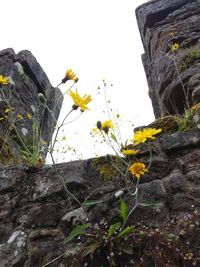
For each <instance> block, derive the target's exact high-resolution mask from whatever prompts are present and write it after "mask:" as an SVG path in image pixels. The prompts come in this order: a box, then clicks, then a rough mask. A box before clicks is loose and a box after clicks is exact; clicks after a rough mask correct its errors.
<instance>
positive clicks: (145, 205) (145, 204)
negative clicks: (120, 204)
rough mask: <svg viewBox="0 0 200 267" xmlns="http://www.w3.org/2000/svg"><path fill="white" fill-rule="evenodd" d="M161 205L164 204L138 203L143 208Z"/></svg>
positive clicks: (152, 202)
mask: <svg viewBox="0 0 200 267" xmlns="http://www.w3.org/2000/svg"><path fill="white" fill-rule="evenodd" d="M161 204H162V202H154V201H149V202H141V203H138V205H139V206H141V207H149V206H160V205H161Z"/></svg>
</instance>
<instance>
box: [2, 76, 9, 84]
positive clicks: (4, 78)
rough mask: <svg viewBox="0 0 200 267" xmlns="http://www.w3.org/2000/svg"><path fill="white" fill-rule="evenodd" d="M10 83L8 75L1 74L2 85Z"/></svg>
mask: <svg viewBox="0 0 200 267" xmlns="http://www.w3.org/2000/svg"><path fill="white" fill-rule="evenodd" d="M9 83H10V81H9V78H8V77H7V76H3V75H0V85H8V84H9Z"/></svg>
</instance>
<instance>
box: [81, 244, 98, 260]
mask: <svg viewBox="0 0 200 267" xmlns="http://www.w3.org/2000/svg"><path fill="white" fill-rule="evenodd" d="M98 247H99V243H93V244H90V245H89V246H88V247H84V249H83V253H82V257H86V256H87V255H89V254H93V253H94V252H95V250H96V249H97V248H98Z"/></svg>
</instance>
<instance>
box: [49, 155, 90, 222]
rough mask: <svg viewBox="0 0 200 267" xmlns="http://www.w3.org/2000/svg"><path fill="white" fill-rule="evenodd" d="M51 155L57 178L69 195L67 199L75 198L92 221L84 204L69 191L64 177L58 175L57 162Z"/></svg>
mask: <svg viewBox="0 0 200 267" xmlns="http://www.w3.org/2000/svg"><path fill="white" fill-rule="evenodd" d="M50 155H51V160H52V162H53V168H54V170H55V173H56V176H57V178H58V179H59V180H60V182H61V184H62V186H63V188H64V190H65V192H66V194H67V197H68V198H69V197H71V198H73V199H74V200H75V201H76V202H77V203H78V204H79V206H80V207H81V208H82V209H83V211H84V212H85V215H86V217H87V218H88V220H90V218H89V215H88V213H87V211H86V209H85V208H84V206H83V205H82V203H81V202H80V201H79V200H78V199H77V198H76V197H75V195H74V194H72V193H71V192H70V191H69V190H68V189H67V187H66V185H65V181H64V179H63V177H62V176H61V175H59V173H58V170H57V168H56V163H55V160H54V157H53V155H52V153H50Z"/></svg>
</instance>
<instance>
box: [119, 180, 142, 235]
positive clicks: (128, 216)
mask: <svg viewBox="0 0 200 267" xmlns="http://www.w3.org/2000/svg"><path fill="white" fill-rule="evenodd" d="M138 186H139V179H137V183H136V190H135V191H136V194H135V205H134V206H133V208H132V209H131V211H130V212H129V214H128V215H127V217H126V220H125V221H124V223H123V225H122V227H121V230H123V229H124V227H125V226H126V224H127V221H128V219H129V218H130V216H131V214H132V213H133V211H134V210H135V209H136V208H137V207H138Z"/></svg>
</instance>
